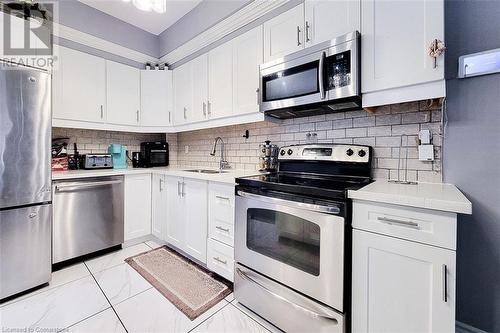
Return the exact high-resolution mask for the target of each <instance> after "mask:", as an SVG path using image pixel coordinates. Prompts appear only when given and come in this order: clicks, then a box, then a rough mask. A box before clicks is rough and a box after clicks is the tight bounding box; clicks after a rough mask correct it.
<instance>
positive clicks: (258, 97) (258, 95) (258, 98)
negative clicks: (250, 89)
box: [255, 88, 260, 105]
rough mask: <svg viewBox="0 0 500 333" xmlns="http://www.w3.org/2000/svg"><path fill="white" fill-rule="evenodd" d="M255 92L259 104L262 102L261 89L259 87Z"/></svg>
mask: <svg viewBox="0 0 500 333" xmlns="http://www.w3.org/2000/svg"><path fill="white" fill-rule="evenodd" d="M255 92H256V93H257V105H259V104H260V94H259V92H260V89H259V88H257V89H256V90H255Z"/></svg>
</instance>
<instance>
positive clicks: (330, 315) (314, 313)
mask: <svg viewBox="0 0 500 333" xmlns="http://www.w3.org/2000/svg"><path fill="white" fill-rule="evenodd" d="M236 273H237V274H238V275H239V276H240V277H241V278H242V279H244V280H247V281H249V282H251V283H253V284H255V285H257V286H258V287H260V288H262V289H263V290H264V291H265V292H267V293H268V294H270V295H271V296H274V297H275V298H278V299H279V300H281V301H283V302H286V303H288V304H290V305H291V306H293V307H294V308H296V309H298V310H301V311H304V312H306V313H308V314H309V315H312V316H314V317H320V318H324V319H328V320H331V321H333V322H334V323H335V324H338V320H337V319H336V318H335V317H334V316H335V312H334V311H333V310H328V309H325V308H323V307H322V308H321V309H320V310H321V312H322V313H318V312H317V311H316V310H311V309H309V308H306V307H305V306H303V305H299V304H297V303H294V302H292V301H290V300H288V299H287V298H285V297H283V296H281V295H279V294H277V293H275V292H274V291H272V290H270V289H269V288H267V287H266V286H264V285H262V284H261V283H259V282H258V281H256V280H254V279H252V278H251V277H250V276H248V274H246V273H245V272H243V271H242V270H241V269H240V268H236Z"/></svg>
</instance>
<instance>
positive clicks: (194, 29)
mask: <svg viewBox="0 0 500 333" xmlns="http://www.w3.org/2000/svg"><path fill="white" fill-rule="evenodd" d="M303 2H304V0H290V1H289V2H287V3H286V4H284V5H282V6H280V7H278V8H276V9H274V10H273V11H271V12H269V13H267V14H266V15H264V16H262V17H260V18H258V19H257V20H255V21H253V22H251V23H249V24H247V25H245V26H244V27H241V28H240V29H238V30H236V31H234V32H232V33H230V34H229V35H227V36H224V37H223V38H221V39H219V40H218V41H216V42H214V43H212V44H210V45H208V46H207V47H204V48H203V49H201V50H199V51H197V52H195V53H193V54H191V55H189V56H188V57H186V58H184V59H182V60H180V61H178V62H176V63H175V64H169V65H170V68H172V69H173V68H175V67H178V66H180V65H182V64H184V63H186V62H188V61H190V60H192V59H194V58H196V57H198V56H200V55H202V54H203V53H206V52H208V51H209V50H211V49H213V48H215V47H217V46H219V45H221V44H224V43H225V42H227V41H229V40H231V39H233V38H235V37H237V36H239V35H241V34H243V33H245V32H247V31H249V30H251V29H253V28H255V27H257V26H259V25H261V24H263V23H264V22H266V21H268V20H270V19H271V18H273V17H275V16H278V15H279V14H281V13H283V12H286V11H287V10H289V9H292V8H293V7H295V6H297V5H299V4H301V3H303ZM224 6H225V5H224ZM196 8H198V6H197V7H196ZM201 16H202V17H205V20H209V21H210V24H209V22H208V21H207V22H205V24H204V25H203V26H206V25H208V26H209V27H211V26H213V25H215V24H216V23H218V22H220V21H221V20H222V19H224V18H225V17H227V16H225V17H223V18H222V19H219V20H217V19H216V17H212V18H211V19H210V15H208V13H207V14H206V15H201ZM185 21H188V22H190V21H191V19H190V18H188V17H187V16H185V17H183V18H182V19H181V20H180V21H179V22H177V23H179V24H185ZM189 29H190V30H189V31H190V32H189V36H192V37H194V36H196V35H198V34H200V33H201V32H203V31H205V30H206V29H203V28H202V26H197V25H195V26H190V28H189ZM165 32H167V30H165ZM162 34H163V33H162ZM164 37H165V36H164ZM192 37H191V38H192ZM161 38H162V35H160V40H161ZM191 38H187V35H186V36H185V38H182V39H177V41H176V43H180V44H179V45H182V44H184V43H186V42H187V41H189V40H190V39H191ZM179 45H178V46H179ZM178 46H175V47H174V48H173V49H175V48H176V47H178ZM160 49H161V46H160ZM173 49H172V50H173ZM170 51H171V50H170ZM167 53H168V52H167Z"/></svg>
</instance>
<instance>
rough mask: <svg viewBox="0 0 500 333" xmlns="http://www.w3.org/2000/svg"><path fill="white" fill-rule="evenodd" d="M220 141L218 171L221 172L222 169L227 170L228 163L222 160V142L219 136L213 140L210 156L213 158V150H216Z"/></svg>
mask: <svg viewBox="0 0 500 333" xmlns="http://www.w3.org/2000/svg"><path fill="white" fill-rule="evenodd" d="M219 141H220V161H219V171H220V172H222V170H223V169H229V162H228V161H226V160H225V158H224V145H225V144H224V140H222V138H221V137H220V136H218V137H216V138H215V141H214V146H213V148H212V151H211V152H210V155H212V156H215V150H216V149H217V143H218V142H219Z"/></svg>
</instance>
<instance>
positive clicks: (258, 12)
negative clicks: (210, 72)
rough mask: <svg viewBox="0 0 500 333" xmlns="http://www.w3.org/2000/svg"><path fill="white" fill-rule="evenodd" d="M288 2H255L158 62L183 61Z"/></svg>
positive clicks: (264, 0) (260, 0) (172, 62)
mask: <svg viewBox="0 0 500 333" xmlns="http://www.w3.org/2000/svg"><path fill="white" fill-rule="evenodd" d="M288 1H289V0H255V1H252V2H251V3H250V4H248V5H247V6H245V7H243V8H242V9H240V10H238V11H237V12H236V13H234V14H232V15H231V16H229V17H227V18H225V19H224V20H222V21H220V22H219V23H217V24H215V25H214V26H212V27H211V28H210V29H207V30H205V31H204V32H202V33H200V34H199V35H197V36H196V37H194V38H193V39H191V40H189V41H188V42H186V43H184V44H183V45H181V46H179V47H178V48H176V49H175V50H173V51H172V52H170V53H168V54H166V55H164V56H163V57H161V58H160V62H165V63H167V64H169V65H171V64H174V63H176V62H178V61H179V60H182V59H184V58H185V57H187V56H189V55H191V54H193V53H195V52H197V51H199V50H201V49H203V48H204V47H207V46H209V45H210V44H212V43H214V42H216V41H218V40H219V39H221V38H223V37H224V36H227V35H228V34H230V33H232V32H234V31H236V30H238V29H240V28H242V27H244V26H245V25H247V24H249V23H251V22H253V21H255V20H256V19H258V18H260V17H261V16H263V15H265V14H267V13H269V12H270V11H272V10H273V9H276V8H278V7H280V6H282V5H284V4H285V3H287V2H288Z"/></svg>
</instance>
